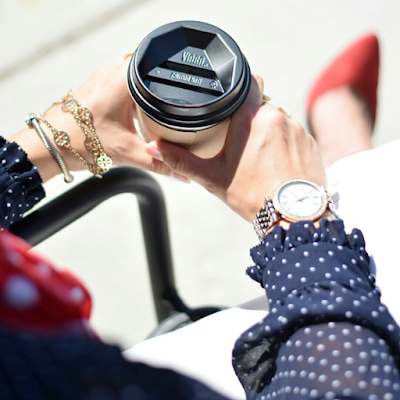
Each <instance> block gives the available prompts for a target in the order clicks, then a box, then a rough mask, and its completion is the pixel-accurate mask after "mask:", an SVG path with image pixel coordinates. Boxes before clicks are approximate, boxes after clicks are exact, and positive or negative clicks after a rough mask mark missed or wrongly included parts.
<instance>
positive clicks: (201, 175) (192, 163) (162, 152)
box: [145, 140, 212, 184]
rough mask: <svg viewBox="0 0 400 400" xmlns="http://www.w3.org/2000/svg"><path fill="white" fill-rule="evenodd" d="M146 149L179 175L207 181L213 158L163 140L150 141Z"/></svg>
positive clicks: (196, 180)
mask: <svg viewBox="0 0 400 400" xmlns="http://www.w3.org/2000/svg"><path fill="white" fill-rule="evenodd" d="M145 151H146V153H147V154H148V155H150V156H152V157H153V158H155V159H156V160H159V161H162V162H163V163H164V164H165V165H167V166H168V167H169V168H170V169H171V170H172V171H173V173H174V174H177V175H178V177H179V176H183V177H186V178H188V179H191V180H193V181H195V182H197V183H200V184H202V183H204V182H205V181H207V174H208V171H209V168H208V167H207V164H209V163H210V162H211V160H212V159H202V158H200V157H197V156H195V155H194V154H193V153H191V152H190V151H188V150H186V149H184V148H182V147H179V146H177V145H174V144H171V143H168V142H164V141H161V140H158V141H154V142H150V143H149V144H148V145H147V146H146V147H145Z"/></svg>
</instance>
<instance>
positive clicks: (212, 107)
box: [128, 21, 251, 131]
mask: <svg viewBox="0 0 400 400" xmlns="http://www.w3.org/2000/svg"><path fill="white" fill-rule="evenodd" d="M250 81H251V75H250V68H249V65H248V63H247V60H246V58H245V57H244V56H243V54H242V52H241V51H240V49H239V47H238V45H237V44H236V43H235V41H234V40H233V39H232V38H231V37H230V36H229V35H228V34H226V33H225V32H224V31H222V30H221V29H219V28H217V27H215V26H213V25H209V24H206V23H204V22H197V21H180V22H173V23H170V24H167V25H164V26H161V27H160V28H157V29H156V30H154V31H153V32H151V33H150V34H149V35H148V36H146V37H145V39H144V40H143V41H142V42H141V43H140V45H139V47H138V48H137V50H136V51H135V53H134V55H133V56H132V59H131V62H130V64H129V68H128V87H129V90H130V93H131V95H132V97H133V99H134V100H135V101H136V103H137V104H138V106H139V107H140V108H141V109H142V110H143V111H144V112H145V113H146V114H147V115H148V116H149V117H150V118H152V119H153V120H155V121H157V122H158V123H160V124H162V125H165V126H168V127H171V128H173V129H177V130H183V131H185V130H186V131H188V130H201V129H206V128H208V127H211V126H213V125H216V124H218V123H220V122H222V121H223V120H225V119H227V118H229V117H230V116H231V115H232V114H233V113H234V112H235V111H236V110H237V109H238V108H239V107H240V106H241V105H242V103H243V101H244V100H245V98H246V96H247V94H248V92H249V89H250Z"/></svg>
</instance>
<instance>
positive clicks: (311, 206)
mask: <svg viewBox="0 0 400 400" xmlns="http://www.w3.org/2000/svg"><path fill="white" fill-rule="evenodd" d="M274 205H275V207H276V209H277V210H278V211H279V212H280V213H281V214H282V216H283V217H284V218H285V217H286V218H287V219H289V220H294V221H297V220H306V219H311V220H314V219H316V218H318V217H319V216H321V215H322V214H323V213H324V212H325V209H326V195H325V192H324V190H322V189H321V188H320V187H319V186H318V185H316V184H314V183H313V182H309V181H305V180H300V179H295V180H291V181H287V182H284V183H283V184H282V185H280V186H279V187H278V188H277V190H276V191H275V194H274Z"/></svg>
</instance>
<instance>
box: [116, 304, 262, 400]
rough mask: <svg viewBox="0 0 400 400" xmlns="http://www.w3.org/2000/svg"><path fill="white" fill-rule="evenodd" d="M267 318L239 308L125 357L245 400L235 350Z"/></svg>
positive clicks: (150, 342)
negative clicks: (245, 333) (238, 341)
mask: <svg viewBox="0 0 400 400" xmlns="http://www.w3.org/2000/svg"><path fill="white" fill-rule="evenodd" d="M265 315H266V311H259V310H245V309H242V308H239V307H234V308H231V309H228V310H224V311H220V312H218V313H215V314H212V315H210V316H208V317H205V318H203V319H201V320H199V321H197V322H195V323H193V324H191V325H188V326H186V327H184V328H182V329H179V330H177V331H175V332H170V333H166V334H165V335H162V336H158V337H156V338H153V339H149V340H146V341H144V342H142V343H139V344H137V345H136V346H134V347H132V348H131V349H129V350H127V351H125V352H124V356H125V357H126V358H127V359H129V360H132V361H139V362H143V363H146V364H148V365H151V366H153V367H160V368H169V369H172V370H174V371H176V372H179V373H181V374H182V375H186V376H189V377H191V378H194V379H197V380H198V381H200V382H203V383H205V384H206V385H208V386H209V387H210V388H212V389H214V390H215V391H217V392H219V393H221V394H223V395H225V396H226V397H228V398H229V399H235V400H236V399H238V400H239V399H245V398H246V396H245V394H244V390H243V388H242V386H241V384H240V382H239V380H238V378H237V377H236V375H235V371H234V370H233V367H232V349H233V346H234V343H235V341H236V339H237V338H238V337H239V336H240V334H241V333H242V332H243V331H245V330H246V329H247V328H249V327H250V326H252V325H254V324H255V323H257V322H258V321H259V320H261V319H262V318H264V317H265ZM177 349H179V350H178V351H177Z"/></svg>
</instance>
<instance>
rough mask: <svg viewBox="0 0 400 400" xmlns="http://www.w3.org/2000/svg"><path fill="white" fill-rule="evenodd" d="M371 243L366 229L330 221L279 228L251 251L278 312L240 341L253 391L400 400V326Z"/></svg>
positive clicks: (245, 378) (241, 370)
mask: <svg viewBox="0 0 400 400" xmlns="http://www.w3.org/2000/svg"><path fill="white" fill-rule="evenodd" d="M364 249H365V243H364V239H363V235H362V233H361V232H360V231H359V230H354V231H353V232H352V233H351V234H350V235H346V233H345V231H344V227H343V222H342V221H340V220H337V221H332V222H330V221H327V220H323V221H321V223H320V227H319V228H316V227H315V226H314V225H313V224H312V222H308V221H307V222H306V223H304V222H299V223H294V224H292V225H291V227H290V229H289V230H288V231H287V232H286V231H284V230H283V229H282V228H281V227H275V228H274V230H273V231H272V232H271V233H270V234H269V235H268V236H267V237H266V238H265V239H264V240H263V241H262V242H261V243H260V245H258V246H257V247H255V248H253V249H252V250H251V255H252V258H253V260H254V262H255V263H256V267H251V268H249V269H248V270H247V273H248V274H249V275H250V277H251V278H252V279H254V280H256V281H257V282H259V283H260V284H261V285H262V287H263V288H264V289H265V291H266V293H267V297H268V299H269V303H270V312H269V314H268V315H267V316H266V317H265V318H264V320H262V321H260V322H259V323H258V324H257V325H255V326H253V327H251V328H250V329H249V330H248V331H247V332H245V333H244V334H243V335H242V336H241V337H240V338H239V339H238V341H237V342H236V345H235V348H234V352H233V365H234V367H235V370H236V373H237V374H238V377H239V379H240V381H241V383H242V385H243V387H244V388H245V390H246V392H247V395H248V398H252V399H253V398H257V399H269V398H279V399H284V398H285V399H286V398H287V399H289V398H294V399H302V398H307V399H312V398H315V399H320V398H321V399H322V398H323V399H337V398H345V397H350V396H352V398H355V399H358V398H359V399H369V397H368V396H372V397H370V398H371V399H373V398H374V396H375V397H376V398H379V399H384V398H393V399H396V398H400V393H399V392H398V390H399V388H400V378H399V376H398V368H399V365H400V362H399V354H400V329H399V327H398V325H397V324H396V323H395V321H394V320H393V318H392V317H391V315H390V314H389V312H388V310H387V309H386V307H385V306H384V305H382V304H381V302H380V291H379V289H378V288H377V287H376V286H375V278H374V276H373V275H372V274H371V272H370V270H369V265H368V261H369V256H368V254H367V253H366V252H365V250H364ZM283 260H284V261H283ZM282 287H284V288H285V290H284V291H282V290H281V288H282ZM250 333H251V336H250V335H249V334H250ZM384 371H387V372H384ZM389 372H390V373H389ZM385 374H386V375H385ZM387 374H390V376H388V375H387ZM385 396H386V397H385Z"/></svg>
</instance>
